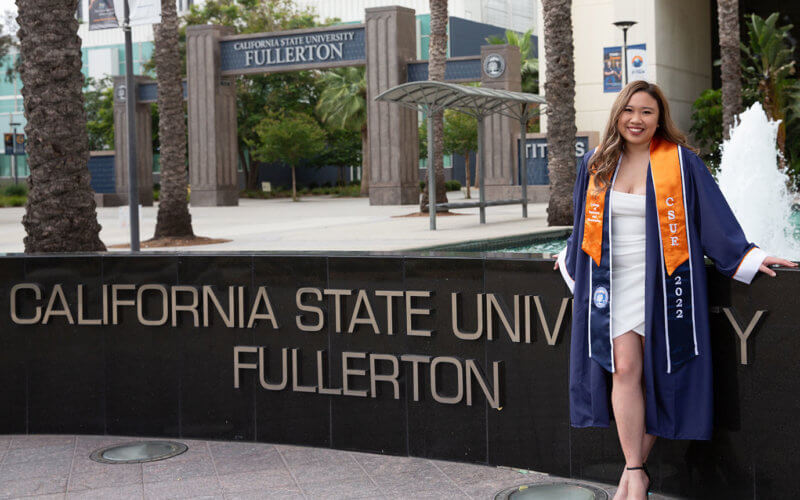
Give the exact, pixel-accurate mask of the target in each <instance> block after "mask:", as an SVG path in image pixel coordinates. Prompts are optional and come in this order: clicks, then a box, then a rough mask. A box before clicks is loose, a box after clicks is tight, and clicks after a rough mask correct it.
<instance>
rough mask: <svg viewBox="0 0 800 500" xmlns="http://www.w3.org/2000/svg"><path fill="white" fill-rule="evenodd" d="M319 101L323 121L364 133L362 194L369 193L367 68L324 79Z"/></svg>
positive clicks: (329, 74) (349, 69)
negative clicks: (365, 76) (365, 74)
mask: <svg viewBox="0 0 800 500" xmlns="http://www.w3.org/2000/svg"><path fill="white" fill-rule="evenodd" d="M320 83H321V84H322V86H323V90H322V92H321V93H320V95H319V100H318V101H317V113H319V116H320V119H321V120H322V121H323V122H325V123H327V124H329V125H332V126H334V127H337V128H341V129H345V130H358V131H360V132H361V195H362V196H365V195H368V194H369V136H368V135H367V81H366V79H365V78H364V68H363V67H352V66H350V67H346V68H337V69H334V70H331V71H328V72H326V73H324V74H323V75H322V77H321V78H320Z"/></svg>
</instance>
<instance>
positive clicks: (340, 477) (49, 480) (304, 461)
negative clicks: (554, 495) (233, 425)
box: [0, 435, 666, 500]
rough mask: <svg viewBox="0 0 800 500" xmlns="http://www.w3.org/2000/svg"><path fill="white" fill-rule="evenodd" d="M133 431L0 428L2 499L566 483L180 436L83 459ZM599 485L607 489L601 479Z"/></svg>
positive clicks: (507, 471) (334, 493)
mask: <svg viewBox="0 0 800 500" xmlns="http://www.w3.org/2000/svg"><path fill="white" fill-rule="evenodd" d="M137 439H140V438H126V437H111V436H55V435H34V436H0V498H4V499H5V498H28V497H31V498H47V499H62V498H86V499H90V498H98V499H100V498H102V499H118V498H119V499H129V498H130V499H141V498H148V499H150V498H154V499H155V498H207V499H217V498H220V499H222V498H225V499H248V498H252V499H262V498H263V499H267V498H268V499H279V498H280V499H282V498H297V499H307V498H313V499H355V498H398V499H417V498H454V499H455V498H459V499H460V498H477V499H491V498H493V497H494V495H495V494H496V493H498V492H499V491H501V490H503V489H506V488H509V487H512V486H516V485H522V484H531V483H551V482H562V481H567V480H565V479H563V478H556V477H552V476H548V475H546V474H539V473H535V472H528V471H518V470H514V469H511V468H505V467H487V466H481V465H472V464H462V463H455V462H445V461H440V460H426V459H422V458H408V457H394V456H387V455H375V454H370V453H356V452H348V451H339V450H330V449H323V448H306V447H301V446H286V445H273V444H265V443H243V442H221V441H196V440H184V439H181V440H178V441H180V442H182V443H184V444H186V445H187V446H188V447H189V449H188V451H186V453H184V454H182V455H178V456H176V457H173V458H170V459H167V460H163V461H159V462H150V463H146V464H131V465H128V464H101V463H97V462H93V461H91V460H90V459H89V455H90V454H91V453H92V452H93V451H94V450H96V449H99V448H103V447H106V446H111V445H115V444H120V443H125V442H128V441H132V440H137ZM595 486H599V487H603V485H598V484H595ZM606 490H607V491H608V492H609V493H612V492H613V489H612V488H610V487H608V486H606ZM650 498H651V499H653V500H656V499H659V498H666V497H662V496H660V495H651V497H650Z"/></svg>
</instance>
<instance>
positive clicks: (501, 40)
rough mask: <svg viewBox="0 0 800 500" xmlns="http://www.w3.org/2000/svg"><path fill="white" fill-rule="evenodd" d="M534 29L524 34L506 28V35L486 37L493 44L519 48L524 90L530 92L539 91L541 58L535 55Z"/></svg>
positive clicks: (535, 92) (536, 92)
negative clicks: (532, 40)
mask: <svg viewBox="0 0 800 500" xmlns="http://www.w3.org/2000/svg"><path fill="white" fill-rule="evenodd" d="M531 36H533V29H529V30H528V31H526V32H525V33H523V34H522V35H520V34H518V33H517V32H516V31H512V30H506V34H505V37H500V36H497V35H492V36H490V37H488V38H487V39H486V41H487V42H489V43H490V44H492V45H513V46H514V47H517V48H518V49H519V53H520V54H521V56H522V61H521V64H520V73H521V74H522V91H523V92H527V93H529V94H538V93H539V59H537V58H535V57H533V44H532V43H531Z"/></svg>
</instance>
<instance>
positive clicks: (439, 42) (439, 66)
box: [420, 0, 447, 211]
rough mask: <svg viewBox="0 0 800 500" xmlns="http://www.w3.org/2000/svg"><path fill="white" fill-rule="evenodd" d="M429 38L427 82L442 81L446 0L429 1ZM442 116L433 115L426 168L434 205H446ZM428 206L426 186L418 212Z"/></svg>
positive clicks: (445, 43) (445, 53)
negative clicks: (431, 178) (430, 172)
mask: <svg viewBox="0 0 800 500" xmlns="http://www.w3.org/2000/svg"><path fill="white" fill-rule="evenodd" d="M430 6H431V36H430V39H429V40H430V42H429V44H428V80H432V81H438V82H441V81H444V70H445V63H446V61H447V0H430ZM443 150H444V115H443V113H441V112H439V113H434V115H433V158H428V168H433V169H434V175H436V203H447V188H446V187H445V185H444V158H443V157H442V151H443ZM427 204H428V185H427V183H426V184H425V191H424V192H423V193H422V200H421V201H420V210H421V211H425V210H424V207H425V206H426V205H427Z"/></svg>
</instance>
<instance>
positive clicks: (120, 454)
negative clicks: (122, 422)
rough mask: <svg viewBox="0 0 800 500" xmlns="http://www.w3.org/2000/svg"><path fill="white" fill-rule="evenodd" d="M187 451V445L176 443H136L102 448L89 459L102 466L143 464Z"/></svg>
mask: <svg viewBox="0 0 800 500" xmlns="http://www.w3.org/2000/svg"><path fill="white" fill-rule="evenodd" d="M187 449H188V447H187V446H186V445H185V444H183V443H176V442H175V441H136V442H133V443H125V444H115V445H114V446H108V447H106V448H101V449H99V450H97V451H95V452H93V453H92V454H91V455H90V456H89V458H91V459H92V460H94V461H95V462H100V463H101V464H141V463H144V462H155V461H157V460H165V459H167V458H172V457H174V456H176V455H180V454H181V453H183V452H184V451H186V450H187Z"/></svg>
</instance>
